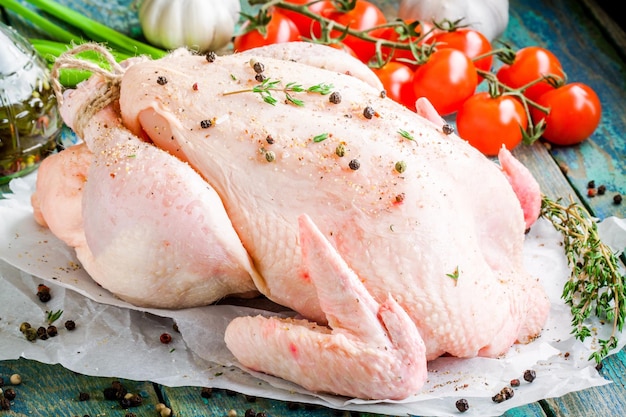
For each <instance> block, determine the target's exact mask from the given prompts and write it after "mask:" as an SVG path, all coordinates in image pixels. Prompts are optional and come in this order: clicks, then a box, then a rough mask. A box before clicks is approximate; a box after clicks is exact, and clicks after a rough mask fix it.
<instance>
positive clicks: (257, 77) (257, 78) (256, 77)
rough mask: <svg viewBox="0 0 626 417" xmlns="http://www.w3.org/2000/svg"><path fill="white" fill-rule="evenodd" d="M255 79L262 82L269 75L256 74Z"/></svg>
mask: <svg viewBox="0 0 626 417" xmlns="http://www.w3.org/2000/svg"><path fill="white" fill-rule="evenodd" d="M254 79H255V80H257V81H258V82H260V83H262V82H263V81H265V80H267V77H266V76H265V74H255V75H254Z"/></svg>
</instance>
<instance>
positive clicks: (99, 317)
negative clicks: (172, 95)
mask: <svg viewBox="0 0 626 417" xmlns="http://www.w3.org/2000/svg"><path fill="white" fill-rule="evenodd" d="M35 178H36V173H35V174H31V175H29V176H27V177H25V178H20V179H16V180H13V181H12V182H11V184H10V186H11V191H12V193H11V194H5V195H4V197H5V199H2V200H0V282H1V283H2V291H0V318H2V320H0V333H2V338H0V360H6V359H17V358H19V357H24V358H27V359H34V360H38V361H41V362H44V363H50V364H55V363H59V364H61V365H63V366H64V367H66V368H68V369H70V370H72V371H75V372H79V373H82V374H87V375H93V376H109V377H117V378H126V379H131V380H146V381H153V382H156V383H159V384H163V385H167V386H198V387H205V386H210V387H214V388H225V389H230V390H234V391H237V392H241V393H243V394H247V395H253V396H258V397H266V398H273V399H277V400H282V401H293V402H303V403H311V404H319V405H324V406H327V407H332V408H336V409H342V410H353V411H361V412H370V413H380V414H389V415H403V414H413V415H431V416H446V415H450V414H454V413H456V412H457V410H456V407H455V402H456V400H457V399H459V398H465V399H467V400H468V401H469V403H470V409H469V410H468V411H467V412H466V413H464V415H466V416H498V415H502V414H503V413H505V412H506V411H507V410H509V409H511V408H514V407H518V406H521V405H525V404H529V403H533V402H535V401H538V400H540V399H543V398H551V397H560V396H562V395H564V394H567V393H569V392H573V391H578V390H582V389H586V388H590V387H594V386H600V385H604V384H607V383H609V382H610V381H607V380H605V379H604V378H603V377H602V376H600V375H599V373H598V372H597V371H596V369H595V363H594V362H592V361H589V359H588V358H589V355H590V353H591V351H592V350H591V349H596V348H597V347H598V346H597V340H598V339H599V338H606V337H607V335H608V334H609V331H610V329H608V328H605V327H603V326H602V325H601V324H600V323H596V324H595V326H594V327H597V328H598V333H597V334H595V335H594V336H593V337H590V338H588V340H587V341H586V342H585V343H584V344H583V343H581V342H579V341H577V340H575V339H574V338H573V337H572V335H571V334H570V320H571V315H570V313H569V308H568V307H567V306H566V305H565V304H564V303H563V301H562V300H561V298H560V295H561V292H562V288H563V284H564V283H565V281H566V279H567V277H568V276H569V269H568V266H567V262H566V259H565V256H564V255H563V249H562V246H560V235H559V234H558V232H556V231H555V230H554V228H553V227H552V225H551V224H550V223H549V222H548V221H546V220H543V219H540V220H539V221H538V222H537V223H536V224H535V225H534V226H533V227H532V229H531V231H530V232H529V233H528V235H527V237H526V242H525V248H524V249H525V253H524V262H525V266H526V268H527V269H528V271H529V272H530V273H532V274H533V275H535V276H537V277H539V279H540V280H541V281H542V283H543V285H544V286H545V288H546V289H547V292H548V294H549V297H550V300H551V302H552V309H551V314H550V318H549V320H548V322H547V324H546V327H545V330H544V332H543V334H542V335H541V337H539V338H538V339H536V340H535V341H533V342H532V343H530V344H528V345H515V346H513V347H512V348H511V349H510V351H509V352H508V353H507V354H506V355H505V356H504V357H501V358H497V359H490V358H473V359H463V360H462V359H456V358H449V357H442V358H439V359H437V360H435V361H432V362H431V363H430V364H429V378H428V381H427V383H426V385H425V387H424V388H423V389H422V391H421V392H419V393H417V394H415V395H414V396H411V397H410V398H407V399H406V400H403V401H363V400H359V399H350V398H345V397H338V396H332V395H317V394H314V393H311V392H308V391H306V390H304V389H302V388H300V387H299V386H297V385H295V384H292V383H290V382H287V381H284V380H282V379H279V378H275V377H271V376H268V375H264V374H259V373H255V372H249V371H247V370H245V369H242V368H240V367H238V366H237V362H236V360H235V358H234V357H233V356H232V355H231V353H230V352H229V350H228V349H227V348H226V345H225V343H224V340H223V335H224V330H225V328H226V326H227V325H228V323H229V322H230V320H232V319H233V318H234V317H236V316H240V315H253V314H277V313H273V312H270V311H267V310H262V309H259V308H255V307H254V306H252V307H250V306H237V305H212V306H207V307H201V308H191V309H185V310H179V311H172V310H161V309H142V308H137V307H135V306H132V305H130V304H128V303H126V302H124V301H121V300H119V299H117V298H116V297H115V296H113V295H112V294H110V293H109V292H108V291H106V290H104V289H103V288H101V287H99V286H98V285H97V284H96V283H95V282H94V281H93V280H92V279H91V278H90V277H89V276H88V274H87V273H86V272H85V271H84V270H83V269H82V268H81V266H80V263H79V262H78V261H77V259H76V258H75V256H74V253H73V251H72V250H71V249H70V248H68V247H67V246H66V245H65V244H63V243H62V242H60V241H59V240H58V239H57V238H56V237H54V236H53V235H52V234H51V233H50V232H49V230H47V229H45V228H42V227H40V226H38V225H37V224H36V223H35V221H34V220H33V216H32V208H31V205H30V196H31V194H32V191H33V189H34V182H35ZM600 230H601V233H602V234H603V236H604V235H606V236H608V237H609V240H610V241H611V242H612V243H614V244H616V245H617V249H615V250H616V251H617V250H622V249H623V248H624V241H625V239H626V233H624V230H626V229H625V228H624V221H623V219H616V218H611V219H607V220H605V221H603V222H602V223H601V228H600ZM620 245H621V246H620ZM41 282H45V283H46V285H48V286H49V287H50V288H51V291H52V294H53V296H52V299H51V300H50V301H49V302H48V303H45V304H44V303H41V302H40V301H39V300H38V299H37V297H36V288H37V285H38V284H39V283H41ZM57 310H63V314H62V317H61V318H60V320H59V322H58V323H56V324H57V325H58V326H57V327H59V329H60V330H59V335H58V336H57V337H54V338H50V339H48V340H45V341H44V340H37V341H35V342H29V341H27V340H26V339H25V337H24V335H23V334H22V333H21V332H20V330H19V326H20V323H22V322H24V321H28V322H29V323H31V324H32V325H33V326H40V325H43V324H44V322H45V318H46V314H47V312H48V311H57ZM281 314H289V313H288V312H285V313H281ZM65 320H74V321H75V322H76V324H77V329H76V330H75V331H72V332H69V331H67V330H65V329H64V328H63V326H62V323H63V322H64V321H65ZM60 323H61V324H60ZM174 323H176V326H177V328H178V331H179V332H175V331H174V330H173V326H174ZM165 332H167V333H170V334H172V335H173V341H172V342H171V343H170V344H163V343H161V342H160V341H159V337H160V335H161V334H162V333H165ZM625 344H626V337H624V334H620V336H619V346H618V348H617V349H616V350H615V351H618V350H620V349H622V347H623V346H624V345H625ZM138 352H140V353H138ZM527 369H533V370H535V371H536V374H537V378H536V380H535V381H534V382H533V383H527V382H525V381H524V380H523V378H522V376H523V373H524V371H525V370H527ZM515 378H518V379H520V380H521V381H522V384H521V386H520V387H518V388H516V389H515V391H516V392H515V395H514V397H513V398H511V399H509V400H507V401H505V402H502V403H499V404H497V403H494V402H493V401H492V397H493V396H494V395H495V394H496V393H497V392H499V391H500V390H501V389H502V388H503V387H505V386H507V385H509V383H510V381H511V380H512V379H515Z"/></svg>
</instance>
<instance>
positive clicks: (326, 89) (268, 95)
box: [224, 78, 333, 107]
mask: <svg viewBox="0 0 626 417" xmlns="http://www.w3.org/2000/svg"><path fill="white" fill-rule="evenodd" d="M281 84H282V82H281V81H280V80H274V79H271V78H266V79H265V80H263V82H261V84H258V85H255V86H254V87H252V88H249V89H244V90H237V91H229V92H226V93H224V95H225V96H228V95H231V94H239V93H257V94H259V95H261V97H262V98H263V101H265V102H266V103H268V104H271V105H272V106H274V105H276V103H277V102H278V100H277V99H276V98H275V97H274V96H273V95H272V92H275V91H279V92H283V93H284V94H285V100H286V101H287V102H289V103H292V104H294V105H296V106H299V107H301V106H304V102H303V101H302V100H300V99H297V98H295V97H294V96H293V94H292V93H314V94H321V95H326V94H330V93H331V92H332V89H333V85H332V84H324V83H321V84H316V85H313V86H310V87H303V86H302V85H300V84H297V83H295V82H290V83H287V84H285V86H284V87H283V86H281Z"/></svg>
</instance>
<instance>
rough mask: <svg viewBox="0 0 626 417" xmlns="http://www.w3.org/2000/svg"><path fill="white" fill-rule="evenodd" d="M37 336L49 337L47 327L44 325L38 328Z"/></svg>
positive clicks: (44, 338) (42, 338)
mask: <svg viewBox="0 0 626 417" xmlns="http://www.w3.org/2000/svg"><path fill="white" fill-rule="evenodd" d="M37 337H38V338H40V339H41V340H46V339H48V330H46V328H45V327H43V326H41V327H39V328H37Z"/></svg>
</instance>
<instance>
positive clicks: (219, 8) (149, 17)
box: [139, 0, 241, 52]
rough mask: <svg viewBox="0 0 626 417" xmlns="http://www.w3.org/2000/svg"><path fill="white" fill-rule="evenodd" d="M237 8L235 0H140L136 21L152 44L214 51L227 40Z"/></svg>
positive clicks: (237, 2)
mask: <svg viewBox="0 0 626 417" xmlns="http://www.w3.org/2000/svg"><path fill="white" fill-rule="evenodd" d="M240 10H241V4H240V1H239V0H143V2H142V3H141V6H140V8H139V23H140V24H141V28H142V30H143V34H144V36H145V38H146V40H147V41H148V42H150V43H151V44H153V45H155V46H158V47H161V48H165V49H176V48H179V47H183V46H185V47H188V48H190V49H193V50H197V51H198V52H206V51H216V50H219V49H221V48H223V47H224V46H226V45H227V44H228V43H229V42H230V40H231V38H232V36H233V33H234V31H235V25H236V23H237V21H238V20H239V11H240Z"/></svg>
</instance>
